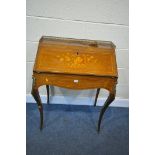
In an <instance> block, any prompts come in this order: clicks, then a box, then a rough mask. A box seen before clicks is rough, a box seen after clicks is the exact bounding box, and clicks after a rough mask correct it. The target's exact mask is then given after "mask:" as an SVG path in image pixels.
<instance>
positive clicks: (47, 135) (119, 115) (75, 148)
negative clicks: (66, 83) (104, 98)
mask: <svg viewBox="0 0 155 155" xmlns="http://www.w3.org/2000/svg"><path fill="white" fill-rule="evenodd" d="M43 107H44V128H43V130H42V131H40V130H39V112H38V108H37V105H36V104H35V103H27V104H26V108H27V110H26V112H27V117H26V119H27V120H26V123H27V127H26V139H27V140H26V141H27V142H26V145H27V146H26V148H27V153H26V154H27V155H128V154H129V109H128V108H119V107H109V108H108V109H107V111H106V113H105V115H104V118H103V120H102V123H101V131H100V133H99V134H98V133H97V121H98V116H99V112H100V109H101V107H93V106H83V105H82V106H79V105H59V104H50V105H46V104H44V105H43Z"/></svg>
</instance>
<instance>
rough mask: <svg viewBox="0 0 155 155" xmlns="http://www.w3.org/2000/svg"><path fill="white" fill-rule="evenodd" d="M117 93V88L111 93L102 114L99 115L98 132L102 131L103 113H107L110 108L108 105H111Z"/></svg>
mask: <svg viewBox="0 0 155 155" xmlns="http://www.w3.org/2000/svg"><path fill="white" fill-rule="evenodd" d="M115 94H116V90H114V91H112V92H110V93H109V96H108V98H107V100H106V101H105V104H104V105H103V107H102V109H101V111H100V116H99V120H98V132H99V131H100V125H101V120H102V117H103V114H104V113H105V111H106V109H107V108H108V106H109V105H110V103H111V102H112V101H113V100H114V99H115Z"/></svg>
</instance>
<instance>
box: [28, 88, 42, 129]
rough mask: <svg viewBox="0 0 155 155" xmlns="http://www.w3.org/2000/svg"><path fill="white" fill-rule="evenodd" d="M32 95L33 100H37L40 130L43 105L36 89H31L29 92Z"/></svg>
mask: <svg viewBox="0 0 155 155" xmlns="http://www.w3.org/2000/svg"><path fill="white" fill-rule="evenodd" d="M31 94H32V96H33V97H34V99H35V101H36V102H37V105H38V109H39V112H40V130H42V128H43V106H42V103H41V99H40V95H39V91H38V89H32V92H31Z"/></svg>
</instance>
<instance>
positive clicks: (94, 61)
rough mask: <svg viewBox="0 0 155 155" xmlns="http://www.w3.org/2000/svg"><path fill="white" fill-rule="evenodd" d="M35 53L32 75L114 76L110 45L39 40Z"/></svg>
mask: <svg viewBox="0 0 155 155" xmlns="http://www.w3.org/2000/svg"><path fill="white" fill-rule="evenodd" d="M84 43H85V44H84ZM38 53H39V54H38ZM38 53H37V57H36V62H35V66H34V71H36V72H47V73H58V72H60V73H68V74H88V75H98V76H103V75H104V76H117V66H116V60H115V48H114V47H113V45H112V44H110V42H93V41H88V42H86V41H84V42H83V41H77V40H61V41H60V40H58V41H57V40H53V39H51V40H50V39H49V38H42V39H41V40H40V43H39V47H38Z"/></svg>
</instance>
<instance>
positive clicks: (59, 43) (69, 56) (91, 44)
mask: <svg viewBox="0 0 155 155" xmlns="http://www.w3.org/2000/svg"><path fill="white" fill-rule="evenodd" d="M117 77H118V74H117V64H116V57H115V45H114V44H113V43H112V42H107V41H94V40H79V39H66V38H56V37H42V38H41V39H40V41H39V46H38V52H37V55H36V59H35V64H34V68H33V85H32V92H31V93H32V95H33V97H34V99H35V100H36V102H37V104H38V108H39V111H40V129H42V128H43V106H42V103H41V99H40V96H39V92H38V88H39V87H40V86H42V85H46V88H47V102H48V103H49V85H53V86H59V87H64V88H69V89H93V88H97V93H96V97H95V103H94V106H96V102H97V98H98V94H99V91H100V88H104V89H107V90H108V91H109V97H108V98H107V100H106V102H105V104H104V106H103V107H102V109H101V112H100V116H99V120H98V131H99V130H100V124H101V119H102V116H103V114H104V112H105V110H106V109H107V107H108V106H109V104H110V103H111V102H112V101H113V100H114V99H115V94H116V84H117Z"/></svg>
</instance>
